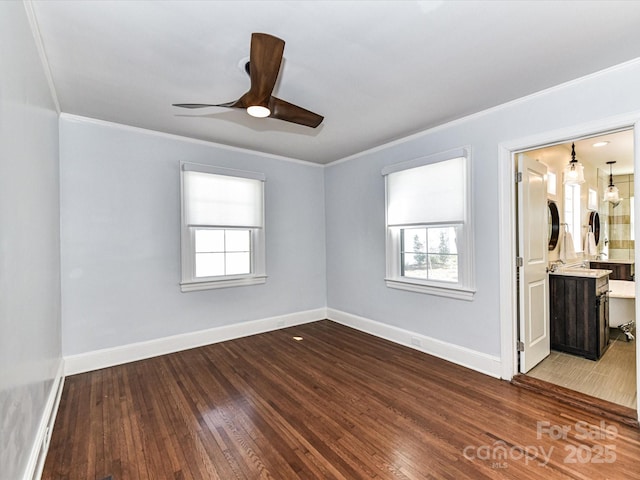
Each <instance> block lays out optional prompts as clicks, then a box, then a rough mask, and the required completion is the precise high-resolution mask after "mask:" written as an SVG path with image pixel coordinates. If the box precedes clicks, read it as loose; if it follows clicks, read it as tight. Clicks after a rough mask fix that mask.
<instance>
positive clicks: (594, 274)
mask: <svg viewBox="0 0 640 480" xmlns="http://www.w3.org/2000/svg"><path fill="white" fill-rule="evenodd" d="M611 273H612V271H611V270H604V269H600V268H580V267H576V268H559V269H558V270H556V271H555V272H551V271H549V275H562V276H565V277H585V278H602V277H606V276H607V275H610V274H611Z"/></svg>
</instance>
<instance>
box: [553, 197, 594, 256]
mask: <svg viewBox="0 0 640 480" xmlns="http://www.w3.org/2000/svg"><path fill="white" fill-rule="evenodd" d="M548 206H549V250H553V249H554V248H556V245H557V244H558V235H559V234H560V214H559V213H558V206H557V205H556V204H555V202H548ZM598 230H600V223H599V221H598Z"/></svg>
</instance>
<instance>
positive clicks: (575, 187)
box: [564, 184, 582, 252]
mask: <svg viewBox="0 0 640 480" xmlns="http://www.w3.org/2000/svg"><path fill="white" fill-rule="evenodd" d="M564 221H565V223H566V224H567V231H568V232H569V233H571V237H572V239H573V245H574V249H575V251H576V252H582V229H581V223H580V184H565V186H564Z"/></svg>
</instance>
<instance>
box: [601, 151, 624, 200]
mask: <svg viewBox="0 0 640 480" xmlns="http://www.w3.org/2000/svg"><path fill="white" fill-rule="evenodd" d="M614 163H616V162H615V161H610V162H607V165H609V186H608V187H607V189H606V190H605V191H604V199H603V200H604V201H605V202H610V203H613V204H616V205H617V204H618V203H620V201H621V200H622V199H621V198H620V191H619V190H618V187H616V186H615V185H614V184H613V164H614Z"/></svg>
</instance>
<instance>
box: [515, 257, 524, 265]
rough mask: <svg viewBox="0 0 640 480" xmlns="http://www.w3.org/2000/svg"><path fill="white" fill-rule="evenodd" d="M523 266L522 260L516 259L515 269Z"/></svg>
mask: <svg viewBox="0 0 640 480" xmlns="http://www.w3.org/2000/svg"><path fill="white" fill-rule="evenodd" d="M522 266H524V259H523V258H522V257H516V267H522Z"/></svg>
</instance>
